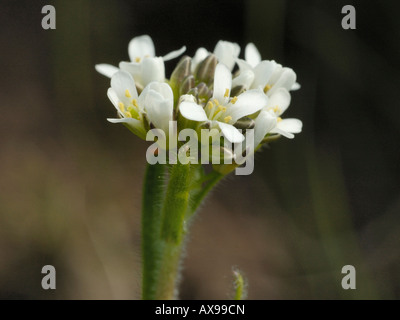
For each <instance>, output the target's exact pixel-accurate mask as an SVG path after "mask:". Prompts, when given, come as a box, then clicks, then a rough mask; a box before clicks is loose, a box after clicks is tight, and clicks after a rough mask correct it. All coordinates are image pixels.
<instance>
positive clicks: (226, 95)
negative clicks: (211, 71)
mask: <svg viewBox="0 0 400 320" xmlns="http://www.w3.org/2000/svg"><path fill="white" fill-rule="evenodd" d="M224 97H225V98H228V97H229V89H228V88H226V89H225V94H224Z"/></svg>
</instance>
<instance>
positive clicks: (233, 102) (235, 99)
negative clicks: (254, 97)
mask: <svg viewBox="0 0 400 320" xmlns="http://www.w3.org/2000/svg"><path fill="white" fill-rule="evenodd" d="M237 99H238V97H236V96H235V97H233V98H232V100H231V103H232V104H235V103H236V101H237Z"/></svg>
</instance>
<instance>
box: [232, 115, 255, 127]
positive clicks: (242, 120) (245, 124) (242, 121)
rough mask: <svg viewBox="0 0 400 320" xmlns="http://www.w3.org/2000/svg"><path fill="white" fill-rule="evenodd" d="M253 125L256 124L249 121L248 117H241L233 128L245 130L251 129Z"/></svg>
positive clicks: (251, 120)
mask: <svg viewBox="0 0 400 320" xmlns="http://www.w3.org/2000/svg"><path fill="white" fill-rule="evenodd" d="M255 124H256V123H255V121H254V120H253V119H251V118H249V117H243V118H240V119H239V120H238V121H236V123H235V124H234V126H235V127H236V128H237V129H242V130H246V129H253V128H254V126H255Z"/></svg>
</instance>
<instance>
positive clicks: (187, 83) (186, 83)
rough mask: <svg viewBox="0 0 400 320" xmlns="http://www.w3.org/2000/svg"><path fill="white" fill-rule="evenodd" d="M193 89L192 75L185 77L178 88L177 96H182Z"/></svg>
mask: <svg viewBox="0 0 400 320" xmlns="http://www.w3.org/2000/svg"><path fill="white" fill-rule="evenodd" d="M193 87H194V77H193V76H192V75H190V76H187V77H186V78H184V79H183V81H182V83H181V86H180V88H179V94H180V95H183V94H186V93H188V92H189V90H190V89H192V88H193Z"/></svg>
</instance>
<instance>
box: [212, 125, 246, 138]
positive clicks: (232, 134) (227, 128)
mask: <svg viewBox="0 0 400 320" xmlns="http://www.w3.org/2000/svg"><path fill="white" fill-rule="evenodd" d="M218 125H219V127H220V129H221V131H222V133H223V135H224V136H225V137H226V138H227V139H228V140H229V141H230V142H232V143H238V142H242V141H243V140H244V136H243V135H242V134H241V133H240V131H239V130H238V129H236V128H235V127H234V126H233V125H231V124H227V123H223V122H219V121H218Z"/></svg>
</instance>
